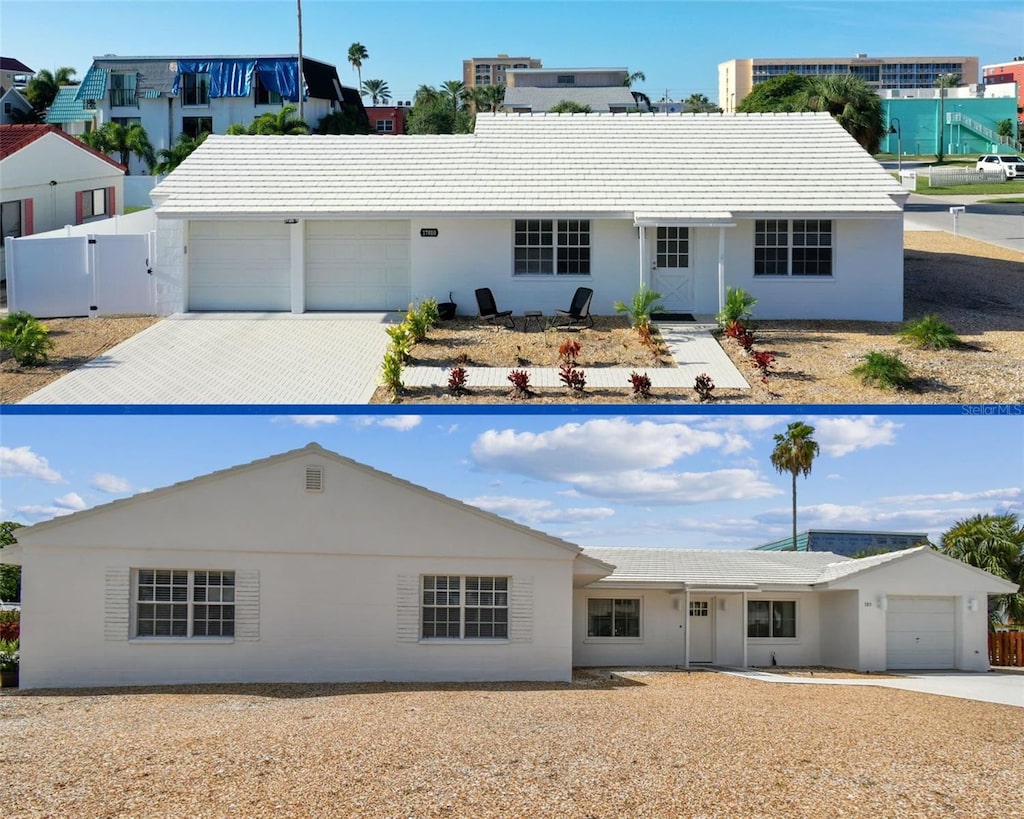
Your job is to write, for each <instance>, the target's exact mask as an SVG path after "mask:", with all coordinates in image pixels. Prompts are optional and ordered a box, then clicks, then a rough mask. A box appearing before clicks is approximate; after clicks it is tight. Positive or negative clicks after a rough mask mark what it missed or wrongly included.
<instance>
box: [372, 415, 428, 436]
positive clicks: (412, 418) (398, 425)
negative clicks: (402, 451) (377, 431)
mask: <svg viewBox="0 0 1024 819" xmlns="http://www.w3.org/2000/svg"><path fill="white" fill-rule="evenodd" d="M422 420H423V417H422V416H420V415H389V416H388V417H387V418H382V419H381V420H380V421H378V423H379V424H380V426H382V427H388V428H389V429H396V430H398V431H399V432H408V431H409V430H410V429H414V428H416V427H418V426H419V425H420V422H421V421H422Z"/></svg>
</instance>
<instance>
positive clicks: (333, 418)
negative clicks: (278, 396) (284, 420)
mask: <svg viewBox="0 0 1024 819" xmlns="http://www.w3.org/2000/svg"><path fill="white" fill-rule="evenodd" d="M288 420H289V421H291V422H292V423H293V424H298V425H299V426H301V427H308V428H309V429H315V428H316V427H320V426H326V425H327V424H336V423H338V421H340V420H341V419H340V418H339V417H338V416H337V415H289V416H288Z"/></svg>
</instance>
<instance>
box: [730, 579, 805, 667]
mask: <svg viewBox="0 0 1024 819" xmlns="http://www.w3.org/2000/svg"><path fill="white" fill-rule="evenodd" d="M752 600H783V601H784V600H795V601H796V638H795V639H793V638H789V637H777V638H772V637H748V638H747V665H752V666H768V665H771V663H772V653H773V652H774V653H775V661H776V663H778V664H779V665H819V664H820V663H821V628H820V622H819V616H820V613H821V612H820V606H819V602H818V595H817V594H813V593H796V594H794V593H790V592H764V593H758V594H748V595H747V601H748V602H749V601H752ZM743 617H744V622H746V612H745V611H744V614H743Z"/></svg>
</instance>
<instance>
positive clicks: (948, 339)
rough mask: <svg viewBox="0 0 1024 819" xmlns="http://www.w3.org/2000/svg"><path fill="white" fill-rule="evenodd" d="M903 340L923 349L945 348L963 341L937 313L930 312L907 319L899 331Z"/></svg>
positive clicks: (960, 344)
mask: <svg viewBox="0 0 1024 819" xmlns="http://www.w3.org/2000/svg"><path fill="white" fill-rule="evenodd" d="M899 337H900V338H901V339H903V340H904V341H906V342H908V343H910V344H913V345H914V346H915V347H920V348H921V349H925V350H947V349H949V348H950V347H961V346H963V342H962V341H960V337H959V336H958V335H957V334H956V333H954V332H953V328H952V327H950V326H949V325H948V324H946V323H945V322H944V321H941V320H940V319H939V317H938V316H937V315H935V314H934V313H930V314H928V315H927V316H925V317H924V318H919V319H918V320H917V321H908V322H907V323H906V324H904V325H903V329H902V330H900V332H899Z"/></svg>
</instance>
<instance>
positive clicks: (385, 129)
mask: <svg viewBox="0 0 1024 819" xmlns="http://www.w3.org/2000/svg"><path fill="white" fill-rule="evenodd" d="M394 132H395V121H394V120H393V119H379V120H377V133H378V134H393V133H394Z"/></svg>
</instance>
